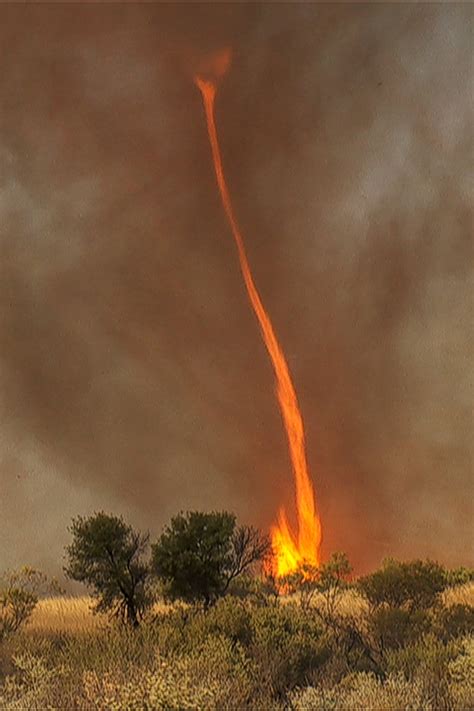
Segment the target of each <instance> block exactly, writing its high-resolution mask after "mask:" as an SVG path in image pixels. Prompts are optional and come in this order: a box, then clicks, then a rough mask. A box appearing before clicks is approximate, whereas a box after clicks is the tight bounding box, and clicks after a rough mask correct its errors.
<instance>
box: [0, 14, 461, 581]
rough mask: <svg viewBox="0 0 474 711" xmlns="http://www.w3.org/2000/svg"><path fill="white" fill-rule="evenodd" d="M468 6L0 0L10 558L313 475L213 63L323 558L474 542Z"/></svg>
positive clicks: (50, 565)
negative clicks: (224, 182)
mask: <svg viewBox="0 0 474 711" xmlns="http://www.w3.org/2000/svg"><path fill="white" fill-rule="evenodd" d="M472 15H473V9H472V6H469V5H468V4H454V3H453V4H445V5H438V4H416V5H415V4H370V5H363V4H351V5H344V4H328V5H325V4H260V5H259V4H235V5H234V4H225V5H218V4H195V3H192V4H189V5H188V4H178V5H165V4H159V5H134V4H124V5H120V4H113V5H108V4H107V5H100V4H90V5H84V6H80V5H79V4H70V5H69V4H59V5H58V4H51V5H48V4H41V5H34V4H33V5H31V4H30V5H2V6H1V8H0V40H1V47H2V50H1V51H2V71H1V74H0V107H1V108H0V165H1V172H0V180H1V183H0V395H1V405H0V408H1V410H0V412H1V434H0V472H1V500H0V519H1V527H2V545H1V549H0V567H5V566H10V565H18V564H21V563H31V564H35V565H41V566H43V567H45V568H47V569H55V568H59V566H60V564H61V555H62V549H63V546H64V544H65V543H66V542H67V540H68V533H67V530H66V528H67V525H68V523H69V521H70V518H71V516H73V515H76V514H88V513H91V512H92V511H94V510H99V509H104V510H106V511H110V512H116V513H120V514H123V515H125V516H126V517H127V519H129V520H130V521H132V522H133V523H134V524H136V525H138V526H140V527H142V528H147V529H149V530H150V531H151V533H152V535H156V534H157V533H158V532H159V530H160V528H161V526H162V525H163V524H164V523H166V522H167V521H168V519H169V517H170V516H171V515H173V514H174V513H176V512H177V511H179V510H186V509H190V508H199V509H205V510H211V509H222V508H226V509H230V510H233V511H235V513H236V514H237V516H238V517H239V519H241V520H243V521H245V522H249V523H253V524H257V525H259V526H262V527H264V528H266V527H268V525H269V524H270V523H271V522H272V521H273V520H274V518H275V515H276V512H277V510H278V508H279V506H280V505H281V504H282V503H284V504H286V505H287V506H290V507H291V502H292V497H293V484H292V479H291V470H290V463H289V458H288V453H287V448H286V440H285V435H284V431H283V426H282V422H281V418H280V414H279V411H278V408H277V404H276V400H275V396H274V382H273V374H272V369H271V365H270V363H269V360H268V357H267V354H266V352H265V349H264V346H263V344H262V342H261V339H260V335H259V331H258V327H257V324H256V322H255V318H254V316H253V314H252V312H251V310H250V308H249V305H248V302H247V298H246V294H245V289H244V287H243V284H242V282H241V278H240V273H239V269H238V261H237V256H236V253H235V247H234V244H233V241H232V237H231V234H230V232H229V228H228V226H227V224H226V221H225V216H224V214H223V211H222V207H221V205H220V202H219V195H218V192H217V188H216V184H215V179H214V175H213V172H212V165H211V160H210V152H209V146H208V143H207V134H206V127H205V121H204V114H203V110H202V106H201V99H200V95H199V92H198V91H197V89H196V87H195V86H194V85H193V82H192V70H193V62H196V61H199V59H200V58H202V57H204V56H206V55H207V54H208V53H209V52H213V51H215V50H217V49H221V48H222V47H225V46H231V47H232V49H233V62H232V67H231V69H230V71H229V72H228V75H227V76H226V77H225V79H224V80H223V82H222V84H221V86H220V88H219V92H218V96H217V103H216V114H217V123H218V130H219V134H220V141H221V147H222V152H223V159H224V166H225V170H226V174H227V178H228V182H229V186H230V189H231V192H232V196H233V200H234V205H235V209H236V213H237V215H238V218H239V221H240V224H241V227H242V230H243V233H244V236H245V240H246V246H247V250H248V254H249V259H250V262H251V265H252V268H253V271H254V276H255V280H256V282H257V284H258V287H259V289H260V291H261V295H262V298H263V301H264V303H265V305H266V308H267V310H268V312H269V314H270V315H271V318H272V321H273V323H274V326H275V329H276V331H277V333H278V335H279V337H280V340H281V343H282V346H283V348H284V350H285V352H286V354H287V358H288V362H289V365H290V368H291V370H292V373H293V378H294V383H295V387H296V390H297V392H298V397H299V401H300V405H301V409H302V414H303V417H304V420H305V425H306V438H307V451H308V458H309V464H310V469H311V472H312V476H313V480H314V483H315V487H316V490H317V495H318V502H319V506H320V510H321V516H322V521H323V532H324V533H323V535H324V542H323V549H324V552H325V554H326V555H327V554H329V553H330V552H331V551H332V550H336V549H337V550H345V551H347V553H348V554H349V556H350V557H351V559H352V560H353V561H354V563H355V564H356V566H357V567H358V568H359V569H366V568H367V567H369V566H371V565H375V564H377V563H378V562H379V561H380V559H381V558H383V557H385V556H387V555H395V556H400V557H413V556H417V557H418V556H420V557H424V556H432V557H436V558H439V559H441V560H443V561H445V562H448V563H452V564H458V563H466V562H469V561H470V560H472V548H471V545H470V540H471V538H472V513H473V512H472V504H471V498H472V494H473V487H472V433H473V428H472V425H473V422H472V374H473V369H472V355H473V331H472V323H473V321H472V316H473V309H472V305H473V304H472V256H473V255H472V247H471V237H472V212H471V201H472V173H471V172H470V156H471V155H472V46H471V42H472V39H471V38H472Z"/></svg>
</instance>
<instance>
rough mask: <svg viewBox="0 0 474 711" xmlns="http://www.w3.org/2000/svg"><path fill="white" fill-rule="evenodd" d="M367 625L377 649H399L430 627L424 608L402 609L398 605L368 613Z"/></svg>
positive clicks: (381, 650)
mask: <svg viewBox="0 0 474 711" xmlns="http://www.w3.org/2000/svg"><path fill="white" fill-rule="evenodd" d="M368 627H369V630H370V633H371V635H372V637H373V639H374V641H375V645H376V647H377V650H378V651H380V652H384V651H385V650H387V649H401V648H402V647H404V646H405V645H407V644H410V643H411V642H414V641H415V640H416V639H418V638H419V637H421V636H422V635H423V634H424V633H425V632H427V631H428V630H429V628H430V619H429V616H428V614H427V613H426V612H425V611H424V610H414V611H411V610H404V609H403V608H399V607H381V608H378V609H376V610H374V611H373V612H371V614H369V617H368Z"/></svg>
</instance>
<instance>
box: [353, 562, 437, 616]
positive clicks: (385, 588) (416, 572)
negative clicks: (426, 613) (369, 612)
mask: <svg viewBox="0 0 474 711" xmlns="http://www.w3.org/2000/svg"><path fill="white" fill-rule="evenodd" d="M446 586H447V583H446V575H445V571H444V569H443V568H442V567H441V566H440V565H439V564H438V563H434V562H432V561H421V560H415V561H413V562H410V563H402V562H399V561H396V560H392V559H389V560H387V561H385V562H384V564H383V566H382V568H381V569H380V570H377V571H375V572H374V573H372V574H371V575H367V576H365V577H363V578H361V579H360V580H359V581H358V589H359V591H360V592H361V593H362V595H364V597H365V598H366V599H367V600H368V602H369V603H370V604H371V605H372V606H373V607H380V606H382V605H388V606H390V607H404V608H405V609H408V610H420V609H422V610H424V609H428V608H430V607H432V606H433V605H435V604H436V603H437V602H438V601H439V597H440V594H441V593H442V592H443V590H444V589H445V588H446Z"/></svg>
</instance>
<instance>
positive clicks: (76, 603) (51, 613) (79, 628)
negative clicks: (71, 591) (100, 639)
mask: <svg viewBox="0 0 474 711" xmlns="http://www.w3.org/2000/svg"><path fill="white" fill-rule="evenodd" d="M93 603H94V601H93V598H92V597H90V596H89V595H83V596H81V597H49V598H44V599H43V600H40V601H39V602H38V604H37V606H36V608H35V610H34V611H33V614H32V616H31V618H30V620H29V622H28V626H27V631H30V632H41V633H45V634H47V633H61V632H70V633H79V632H93V631H94V630H100V629H103V628H104V627H105V626H106V625H107V624H108V622H109V620H108V617H107V615H102V614H94V613H93V612H92V606H93ZM167 607H168V606H167V605H165V603H161V602H159V603H156V604H155V605H154V607H153V612H162V611H163V610H165V609H167Z"/></svg>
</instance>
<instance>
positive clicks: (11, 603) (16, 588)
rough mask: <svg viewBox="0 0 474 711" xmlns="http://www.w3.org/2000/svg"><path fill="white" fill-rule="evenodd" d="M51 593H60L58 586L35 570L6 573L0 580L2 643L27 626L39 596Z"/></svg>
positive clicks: (0, 631) (0, 635)
mask: <svg viewBox="0 0 474 711" xmlns="http://www.w3.org/2000/svg"><path fill="white" fill-rule="evenodd" d="M51 591H52V592H58V591H59V588H58V586H57V584H56V583H55V582H54V581H48V578H47V577H46V575H43V573H41V572H39V571H38V570H35V569H34V568H22V569H21V570H18V571H11V572H8V573H4V575H3V577H2V578H0V642H1V641H2V640H4V639H6V638H7V637H9V636H11V635H12V634H14V633H15V632H17V631H18V630H19V629H20V628H21V627H22V626H23V625H25V623H26V622H27V621H28V620H29V618H30V617H31V615H32V614H33V610H34V609H35V607H36V605H37V603H38V599H39V596H40V595H41V594H42V593H45V592H51Z"/></svg>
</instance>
